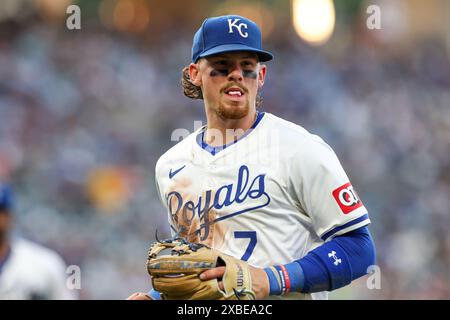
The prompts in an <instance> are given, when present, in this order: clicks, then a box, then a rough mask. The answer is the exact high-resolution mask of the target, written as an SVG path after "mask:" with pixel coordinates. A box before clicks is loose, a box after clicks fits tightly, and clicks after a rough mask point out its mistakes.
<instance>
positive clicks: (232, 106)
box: [219, 101, 250, 119]
mask: <svg viewBox="0 0 450 320" xmlns="http://www.w3.org/2000/svg"><path fill="white" fill-rule="evenodd" d="M249 109H250V108H249V105H248V103H246V102H244V103H242V102H234V101H231V102H229V101H226V102H224V103H223V104H221V105H220V106H219V114H220V115H221V116H222V117H223V118H225V119H242V118H244V117H245V116H246V115H247V114H248V112H249Z"/></svg>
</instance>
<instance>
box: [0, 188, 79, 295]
mask: <svg viewBox="0 0 450 320" xmlns="http://www.w3.org/2000/svg"><path fill="white" fill-rule="evenodd" d="M11 226H12V191H11V188H10V187H9V186H7V185H5V184H1V183H0V300H41V299H51V300H62V299H74V298H76V297H77V296H76V294H75V293H74V292H73V291H70V290H69V289H68V288H67V287H66V277H67V275H66V265H65V263H64V261H63V259H62V258H61V257H60V256H59V255H58V254H57V253H56V252H54V251H52V250H50V249H48V248H44V247H42V246H40V245H38V244H36V243H33V242H31V241H28V240H25V239H21V238H20V239H19V238H14V239H11V238H10V231H11Z"/></svg>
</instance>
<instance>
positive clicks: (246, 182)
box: [128, 15, 375, 300]
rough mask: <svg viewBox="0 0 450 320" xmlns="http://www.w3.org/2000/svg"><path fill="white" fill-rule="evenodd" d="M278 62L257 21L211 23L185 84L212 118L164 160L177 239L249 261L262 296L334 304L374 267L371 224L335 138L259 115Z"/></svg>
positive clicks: (199, 36)
mask: <svg viewBox="0 0 450 320" xmlns="http://www.w3.org/2000/svg"><path fill="white" fill-rule="evenodd" d="M272 58H273V56H272V54H271V53H269V52H267V51H264V50H262V48H261V33H260V30H259V28H258V26H257V25H256V24H255V23H254V22H253V21H251V20H249V19H246V18H244V17H241V16H236V15H230V16H221V17H213V18H209V19H206V20H205V21H204V22H203V24H202V25H201V27H200V29H199V30H198V31H197V33H196V34H195V36H194V40H193V47H192V63H190V64H189V66H188V67H185V68H184V70H183V78H182V84H183V89H184V93H185V95H186V96H188V97H190V98H193V99H203V101H204V106H205V113H206V118H207V125H206V126H205V127H202V128H200V129H199V130H197V131H196V132H194V133H192V134H191V135H189V136H188V137H187V138H185V139H184V140H183V141H181V142H179V143H178V144H176V145H175V146H174V147H172V148H171V149H170V150H169V151H167V152H166V153H165V154H164V155H162V156H161V158H160V159H159V161H158V163H157V164H156V184H157V190H158V192H159V194H160V197H161V199H162V202H163V204H164V206H165V207H166V208H167V209H168V216H169V223H170V227H171V229H172V230H173V234H174V235H175V234H177V235H179V236H182V237H187V238H188V240H190V241H195V242H202V243H205V244H207V245H209V246H211V247H213V248H216V249H218V250H221V251H223V252H225V253H227V254H230V255H233V256H235V257H237V258H240V259H242V260H246V261H248V263H249V264H250V265H251V266H252V267H251V274H252V282H253V290H254V291H255V293H256V297H257V299H266V298H270V299H272V298H276V297H277V296H278V297H280V298H283V299H326V298H327V291H332V290H335V289H338V288H341V287H344V286H346V285H348V284H349V283H351V282H352V281H353V280H355V279H357V278H359V277H361V276H363V275H365V274H366V273H367V272H368V267H369V266H371V265H373V264H374V263H375V247H374V243H373V241H372V238H371V235H370V233H369V230H368V228H367V225H368V224H369V223H370V220H369V216H368V212H367V210H366V208H365V207H364V205H363V204H362V202H361V200H360V199H359V197H358V195H357V194H356V192H355V191H354V189H353V187H352V185H351V184H350V181H349V178H348V177H347V175H346V173H345V172H344V170H343V168H342V166H341V164H340V162H339V160H338V158H337V157H336V155H335V153H334V151H333V150H332V149H331V147H330V146H329V145H327V144H326V143H325V142H324V141H323V140H322V139H321V138H320V137H318V136H317V135H313V134H311V133H309V132H308V131H306V130H305V129H304V128H302V127H300V126H299V125H296V124H294V123H292V122H289V121H286V120H283V119H281V118H279V117H276V116H275V115H273V114H270V113H268V112H262V111H259V110H258V108H259V104H260V103H261V99H260V96H259V90H260V89H261V88H262V86H263V84H264V80H265V78H266V74H267V67H266V65H264V64H263V62H266V61H269V60H271V59H272ZM230 129H233V130H230ZM239 129H240V130H239ZM217 133H221V135H218V134H217ZM218 137H219V138H220V137H223V138H222V139H219V138H218ZM273 137H275V140H274V139H273ZM273 141H275V143H274V142H273ZM255 153H258V157H255V156H254V155H255ZM255 159H256V160H255ZM223 272H224V268H223V267H221V268H215V269H211V270H208V271H205V272H204V273H203V274H202V276H201V278H203V277H204V279H205V280H206V279H212V278H220V277H221V276H222V274H223ZM158 298H159V294H158V292H156V291H155V290H151V291H150V292H149V293H134V294H132V295H131V296H130V297H128V299H131V300H142V299H158Z"/></svg>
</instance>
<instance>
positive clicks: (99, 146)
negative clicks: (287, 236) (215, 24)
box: [0, 0, 450, 299]
mask: <svg viewBox="0 0 450 320" xmlns="http://www.w3.org/2000/svg"><path fill="white" fill-rule="evenodd" d="M317 2H320V3H322V5H323V6H324V7H323V8H331V9H332V12H334V13H335V18H336V19H335V23H333V19H332V18H333V17H332V15H329V16H327V17H325V16H322V18H321V19H325V18H326V19H328V20H327V21H331V26H332V30H333V33H332V35H331V37H330V38H329V39H326V37H325V39H323V41H322V43H319V44H318V43H310V42H308V41H307V37H306V36H305V35H303V36H300V35H299V33H298V32H296V29H295V28H294V25H293V23H292V21H293V19H292V18H293V16H294V15H295V14H298V12H294V10H293V2H292V1H287V0H286V1H283V0H279V1H276V0H267V1H245V4H244V2H243V1H206V0H195V1H188V2H186V1H156V0H154V1H150V0H149V1H146V0H95V1H88V0H85V1H70V0H0V179H1V180H2V181H6V182H9V183H11V184H12V186H13V187H14V189H15V191H16V201H15V211H16V213H15V215H16V221H15V233H16V234H17V235H21V236H24V237H26V238H28V239H31V240H34V241H36V242H39V243H42V244H44V245H46V246H48V247H50V248H53V249H55V250H56V251H58V252H59V253H60V254H61V255H62V256H63V257H64V259H65V260H66V262H67V263H68V264H74V265H79V266H80V267H81V273H82V274H81V275H82V278H81V287H82V288H81V290H80V292H79V294H80V298H82V299H123V298H125V297H127V296H128V295H129V294H130V293H132V292H134V291H146V290H147V289H148V288H149V287H150V283H149V281H148V277H147V275H146V271H145V257H146V251H147V247H148V245H149V243H150V242H151V241H153V240H154V239H155V238H154V237H155V230H156V229H158V233H159V236H160V237H161V238H163V237H165V236H168V231H169V230H168V228H167V225H166V214H165V212H164V209H163V207H162V205H161V204H160V202H159V200H158V198H157V194H156V191H155V187H154V166H155V162H156V160H157V159H158V157H159V156H160V155H161V154H162V153H163V152H164V151H165V150H166V149H168V148H169V147H170V146H172V145H173V144H174V143H175V142H174V141H171V139H170V137H171V133H172V132H173V130H175V129H177V128H185V129H187V130H189V131H190V132H192V131H193V125H194V121H195V120H197V121H199V120H201V121H203V122H204V116H203V107H202V104H201V102H200V101H192V100H189V99H187V98H185V97H184V96H183V94H182V90H181V87H180V85H179V79H180V75H181V73H180V71H181V69H182V67H183V66H184V65H186V64H188V63H189V57H190V47H191V39H192V35H193V32H194V31H195V30H196V29H197V28H198V26H199V24H200V23H201V22H202V21H203V19H204V18H205V17H206V16H210V15H221V14H226V13H236V14H242V15H245V16H247V17H249V18H251V19H253V20H255V21H256V22H258V23H259V24H260V25H261V26H262V31H263V35H264V42H265V47H266V48H267V49H268V50H270V51H272V52H273V53H274V54H275V60H274V61H273V62H270V63H268V68H269V69H268V80H267V82H266V85H265V87H264V89H263V97H264V103H263V108H262V109H263V110H266V111H269V112H272V113H275V114H277V115H280V116H281V117H284V118H287V119H290V120H292V121H294V122H296V123H298V124H301V125H302V126H304V127H305V128H306V129H308V130H310V131H311V132H313V133H316V134H319V135H321V136H322V137H323V138H324V139H325V140H326V141H327V142H328V143H329V144H330V145H331V146H332V147H333V148H334V150H335V151H336V153H337V154H338V156H339V158H340V160H341V162H342V164H343V167H344V169H345V170H346V171H347V173H348V174H349V176H350V179H351V180H352V182H353V185H354V186H355V187H356V189H357V190H358V193H359V194H360V196H361V198H362V199H363V201H364V203H365V205H366V207H367V208H368V209H369V213H370V216H371V219H372V225H371V227H370V229H371V231H372V234H373V236H374V239H375V242H376V246H377V262H378V265H379V267H380V270H381V289H380V290H376V289H375V290H369V289H368V288H367V286H366V280H367V278H363V279H360V280H358V281H356V282H355V283H354V284H352V285H351V286H350V287H347V288H344V289H341V290H337V291H336V292H333V293H332V295H331V298H344V299H347V298H353V299H361V298H366V299H412V298H418V299H449V298H450V275H449V272H448V270H450V233H449V232H448V230H449V226H450V150H449V144H450V90H449V88H450V2H448V1H445V0H441V1H439V0H434V1H420V0H409V1H407V0H403V1H400V0H399V1H375V0H373V1H354V0H348V1H347V0H346V1H339V0H338V1H334V2H333V1H331V0H323V1H317ZM330 3H331V4H333V3H334V6H331V7H330ZM70 4H77V5H79V6H80V8H81V27H82V29H81V30H68V29H67V28H66V19H67V17H68V16H69V14H66V8H67V6H68V5H70ZM371 4H375V5H378V6H379V8H380V9H381V29H380V30H370V29H368V27H367V25H366V20H367V18H368V17H369V14H368V13H367V12H366V9H367V7H368V6H369V5H371ZM321 12H322V13H323V12H324V11H321ZM313 31H314V30H313Z"/></svg>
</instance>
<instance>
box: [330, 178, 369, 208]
mask: <svg viewBox="0 0 450 320" xmlns="http://www.w3.org/2000/svg"><path fill="white" fill-rule="evenodd" d="M333 197H334V199H335V200H336V202H337V203H338V205H339V207H340V208H341V210H342V212H343V213H344V214H349V213H350V212H352V211H353V210H356V209H358V208H360V207H362V205H363V204H362V202H361V200H359V198H358V195H357V194H356V192H355V190H353V186H352V185H351V183H350V182H348V183H346V184H344V185H343V186H340V187H339V188H337V189H336V190H334V191H333Z"/></svg>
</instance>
